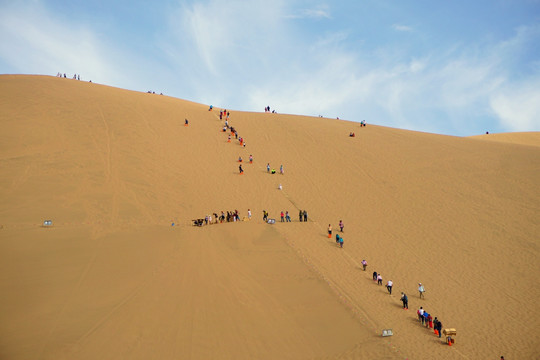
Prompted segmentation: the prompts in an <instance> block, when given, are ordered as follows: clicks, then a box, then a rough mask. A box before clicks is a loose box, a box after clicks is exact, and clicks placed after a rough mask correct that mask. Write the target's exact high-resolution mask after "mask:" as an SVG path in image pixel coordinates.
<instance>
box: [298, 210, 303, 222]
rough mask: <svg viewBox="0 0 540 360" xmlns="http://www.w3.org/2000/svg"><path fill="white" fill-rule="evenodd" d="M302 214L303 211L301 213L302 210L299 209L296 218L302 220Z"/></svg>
mask: <svg viewBox="0 0 540 360" xmlns="http://www.w3.org/2000/svg"><path fill="white" fill-rule="evenodd" d="M303 216H304V213H302V210H299V212H298V219H299V220H300V222H302V217H303Z"/></svg>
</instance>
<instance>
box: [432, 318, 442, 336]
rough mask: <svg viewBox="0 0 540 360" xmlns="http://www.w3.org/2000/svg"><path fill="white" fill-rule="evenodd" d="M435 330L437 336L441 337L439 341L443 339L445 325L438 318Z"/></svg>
mask: <svg viewBox="0 0 540 360" xmlns="http://www.w3.org/2000/svg"><path fill="white" fill-rule="evenodd" d="M434 323H435V328H434V330H437V334H438V335H439V339H440V338H441V335H442V327H443V324H442V322H441V321H440V320H438V319H437V317H435V321H434Z"/></svg>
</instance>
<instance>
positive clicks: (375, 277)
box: [373, 271, 377, 281]
mask: <svg viewBox="0 0 540 360" xmlns="http://www.w3.org/2000/svg"><path fill="white" fill-rule="evenodd" d="M373 281H377V272H376V271H374V272H373Z"/></svg>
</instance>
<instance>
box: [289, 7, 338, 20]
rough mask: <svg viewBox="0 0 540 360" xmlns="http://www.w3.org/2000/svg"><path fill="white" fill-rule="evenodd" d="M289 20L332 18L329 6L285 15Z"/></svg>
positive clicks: (300, 10)
mask: <svg viewBox="0 0 540 360" xmlns="http://www.w3.org/2000/svg"><path fill="white" fill-rule="evenodd" d="M284 17H285V18H289V19H323V18H324V19H331V18H332V16H331V15H330V12H329V11H328V7H327V6H319V7H316V8H313V9H299V10H297V11H296V12H294V13H292V14H289V15H285V16H284Z"/></svg>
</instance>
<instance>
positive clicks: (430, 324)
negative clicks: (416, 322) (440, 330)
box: [427, 314, 433, 329]
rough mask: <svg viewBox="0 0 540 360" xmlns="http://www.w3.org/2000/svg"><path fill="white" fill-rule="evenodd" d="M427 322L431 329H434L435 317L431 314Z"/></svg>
mask: <svg viewBox="0 0 540 360" xmlns="http://www.w3.org/2000/svg"><path fill="white" fill-rule="evenodd" d="M427 321H428V326H429V328H430V329H433V317H432V316H431V314H428V317H427Z"/></svg>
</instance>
